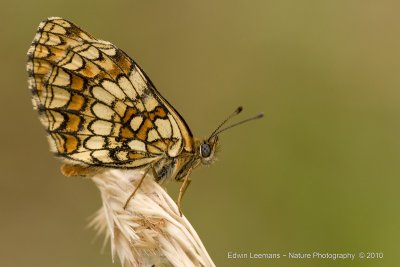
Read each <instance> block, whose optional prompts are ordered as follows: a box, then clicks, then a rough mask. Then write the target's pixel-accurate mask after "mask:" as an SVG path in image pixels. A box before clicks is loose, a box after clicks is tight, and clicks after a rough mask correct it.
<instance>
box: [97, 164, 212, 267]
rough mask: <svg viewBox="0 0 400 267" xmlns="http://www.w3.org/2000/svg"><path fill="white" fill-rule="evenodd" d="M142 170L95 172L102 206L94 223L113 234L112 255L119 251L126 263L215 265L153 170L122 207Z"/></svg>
mask: <svg viewBox="0 0 400 267" xmlns="http://www.w3.org/2000/svg"><path fill="white" fill-rule="evenodd" d="M142 175H143V172H141V171H122V170H110V171H107V172H104V173H101V174H98V175H96V176H94V177H93V178H92V180H93V181H94V182H95V184H96V185H97V187H98V188H99V190H100V193H101V198H102V201H103V207H102V208H101V209H100V210H98V211H97V213H96V214H95V217H94V218H93V220H92V222H91V223H90V226H92V227H94V228H95V229H96V230H97V231H98V232H99V233H105V235H106V240H107V239H108V237H109V238H110V242H111V252H112V255H113V260H114V257H115V254H117V255H118V257H119V259H120V261H121V264H122V266H123V267H131V266H132V267H133V266H207V267H208V266H215V264H214V263H213V261H212V260H211V258H210V256H209V255H208V253H207V251H206V249H205V247H204V246H203V244H202V242H201V240H200V238H199V236H198V235H197V233H196V231H195V230H194V229H193V227H192V226H191V225H190V223H189V221H188V220H187V219H186V218H185V217H184V216H182V217H180V216H179V210H178V207H177V206H176V204H175V202H174V201H173V200H172V199H171V197H170V196H169V195H168V194H167V193H166V191H165V190H164V189H163V188H162V187H161V186H160V185H159V184H157V183H156V182H155V181H154V180H153V179H152V178H151V177H150V176H148V177H146V178H145V179H144V181H143V183H142V185H141V186H140V189H139V190H138V191H137V192H136V194H135V196H134V197H133V198H132V199H131V201H130V203H129V205H128V207H127V209H126V210H124V209H123V206H124V204H125V201H126V200H127V199H128V197H129V195H130V194H131V193H132V192H133V190H134V189H135V187H136V185H137V184H138V182H139V180H140V178H141V177H142Z"/></svg>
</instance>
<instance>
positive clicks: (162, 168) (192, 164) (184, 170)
mask: <svg viewBox="0 0 400 267" xmlns="http://www.w3.org/2000/svg"><path fill="white" fill-rule="evenodd" d="M217 146H218V137H215V138H213V139H212V140H200V139H195V140H194V149H193V151H192V152H182V153H180V154H179V155H178V156H177V157H173V158H171V157H165V158H163V159H161V160H160V161H158V162H157V163H156V164H155V166H154V168H155V170H156V177H155V180H156V181H157V182H159V183H163V182H164V181H166V180H176V181H180V180H182V179H183V178H185V176H186V175H187V174H188V172H189V171H190V170H193V169H194V168H196V167H197V166H199V165H210V164H211V163H213V162H214V160H215V152H216V150H217Z"/></svg>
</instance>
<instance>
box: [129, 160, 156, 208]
mask: <svg viewBox="0 0 400 267" xmlns="http://www.w3.org/2000/svg"><path fill="white" fill-rule="evenodd" d="M150 169H154V167H153V166H149V167H148V168H147V169H146V171H145V172H144V173H143V176H142V178H140V181H139V183H138V185H137V186H136V188H135V190H133V192H132V194H131V195H130V196H129V197H128V199H127V200H126V202H125V205H124V210H126V207H128V204H129V201H130V200H131V199H132V198H133V196H134V195H135V193H136V191H138V189H139V187H140V186H141V185H142V183H143V180H144V178H145V177H146V175H147V174H148V173H149V171H150Z"/></svg>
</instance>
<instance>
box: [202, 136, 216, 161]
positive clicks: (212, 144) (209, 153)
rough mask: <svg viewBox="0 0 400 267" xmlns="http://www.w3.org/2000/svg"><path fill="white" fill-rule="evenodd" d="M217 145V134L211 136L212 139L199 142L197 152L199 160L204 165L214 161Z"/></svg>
mask: <svg viewBox="0 0 400 267" xmlns="http://www.w3.org/2000/svg"><path fill="white" fill-rule="evenodd" d="M217 147H218V136H215V137H213V138H212V139H208V140H204V141H202V142H201V143H200V145H199V148H198V153H199V156H200V158H201V162H202V163H203V164H204V165H209V164H211V163H213V162H214V159H215V157H214V156H215V152H216V151H217Z"/></svg>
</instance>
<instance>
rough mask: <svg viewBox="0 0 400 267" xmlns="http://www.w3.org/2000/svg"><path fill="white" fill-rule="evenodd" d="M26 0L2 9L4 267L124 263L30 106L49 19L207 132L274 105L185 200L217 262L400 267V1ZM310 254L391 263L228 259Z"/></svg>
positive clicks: (88, 185) (200, 176)
mask: <svg viewBox="0 0 400 267" xmlns="http://www.w3.org/2000/svg"><path fill="white" fill-rule="evenodd" d="M15 2H16V3H14V2H12V1H7V2H2V3H1V8H0V22H1V23H0V31H1V32H0V33H1V35H0V36H1V42H0V56H1V57H0V58H1V63H0V75H1V76H0V79H1V89H0V108H1V112H0V121H1V132H0V134H1V139H0V140H1V142H2V143H1V153H0V157H1V158H0V164H1V165H0V166H1V174H0V175H1V179H0V210H1V220H0V237H1V241H0V255H1V256H0V265H1V266H62V267H64V266H97V267H99V266H118V265H112V263H111V258H110V252H109V251H110V249H109V247H106V248H105V251H104V253H101V247H102V238H98V239H96V238H95V233H94V231H93V230H91V229H87V228H86V226H87V223H88V219H89V217H90V216H91V215H92V214H93V213H94V212H95V211H96V210H97V209H98V208H99V207H100V196H99V194H98V191H97V189H96V188H95V186H94V185H93V184H92V182H91V181H90V180H83V179H79V178H76V179H68V178H65V177H63V176H62V175H61V174H60V172H59V165H60V164H59V162H58V161H57V160H55V159H54V158H53V157H52V156H51V154H50V153H49V152H48V145H47V142H46V139H45V134H44V130H43V129H42V126H41V125H40V123H39V121H38V118H37V114H36V112H35V111H33V110H32V105H31V102H30V93H29V91H28V88H27V82H26V79H27V75H26V71H25V62H26V52H27V50H28V47H29V45H30V42H31V41H32V39H33V37H34V35H35V31H36V28H37V26H38V24H39V22H40V21H41V20H43V19H45V18H46V17H49V16H61V17H64V18H67V19H69V20H71V21H73V22H74V23H76V24H77V25H79V26H80V27H82V28H83V29H85V30H87V31H88V32H90V33H92V34H93V35H94V36H96V37H98V38H101V39H105V40H108V41H111V42H113V43H114V44H115V45H117V46H118V47H120V48H122V49H123V50H124V51H126V52H127V53H128V54H129V55H131V56H132V57H133V58H134V59H136V61H137V62H138V63H139V64H140V65H141V66H142V67H143V68H144V70H145V71H146V72H147V74H148V75H149V76H150V77H151V78H152V80H153V82H154V83H155V84H156V86H157V88H158V89H159V91H160V92H161V93H162V94H163V95H164V96H165V97H166V98H167V99H168V100H169V101H170V102H171V103H172V104H173V105H174V106H175V107H176V108H177V110H179V112H180V113H181V114H182V116H183V117H184V118H185V120H186V121H187V122H188V124H189V125H190V127H191V129H192V131H193V133H194V134H195V135H197V136H200V137H203V136H206V135H207V134H209V133H210V132H211V131H212V130H213V129H214V127H215V126H216V125H217V124H218V123H219V122H221V120H222V119H223V118H225V116H227V115H228V114H229V113H230V112H231V111H232V110H233V109H235V108H236V107H237V106H238V105H243V106H244V108H245V110H244V113H245V114H244V115H242V116H241V117H242V118H244V117H245V116H250V115H253V114H255V113H257V112H259V111H263V112H264V113H265V114H266V117H265V118H264V119H263V120H260V121H256V122H252V123H249V124H247V125H243V126H241V127H238V128H236V129H232V130H230V131H229V132H226V133H224V134H223V135H222V136H221V143H222V149H221V152H220V154H219V161H218V162H216V164H215V165H213V166H212V167H210V168H203V169H199V170H196V171H195V172H194V173H193V176H192V178H193V183H192V185H191V187H190V188H189V191H188V192H187V195H186V198H185V201H184V204H183V205H184V206H183V210H184V212H185V214H186V216H187V217H188V218H189V220H190V221H191V222H192V224H193V225H194V227H195V228H196V229H197V231H198V234H199V235H200V237H201V238H202V240H203V242H204V244H205V246H206V248H207V249H208V251H209V253H210V255H211V257H212V258H213V259H214V260H215V262H216V264H217V265H218V266H308V267H309V266H344V265H346V266H347V265H348V266H399V264H400V256H399V254H398V252H399V247H400V227H399V223H400V214H399V204H400V200H399V199H400V195H399V193H398V192H399V188H400V182H399V179H400V164H399V161H400V105H399V100H400V65H399V62H400V53H399V52H400V50H399V48H400V26H399V25H400V16H399V12H398V10H399V8H400V4H399V2H398V1H361V0H360V1H353V0H352V1H349V0H347V1H319V0H318V1H317V0H316V1H278V0H276V1H267V0H259V1H255V0H254V1H244V0H243V1H228V0H226V1H162V0H158V1H134V0H131V1H25V2H22V1H19V2H17V1H15ZM177 187H178V185H177V184H171V185H170V186H168V191H169V192H171V194H173V195H174V196H175V195H176V191H177ZM313 251H320V252H331V253H337V252H343V253H356V254H358V253H359V252H368V251H370V252H384V259H383V260H382V259H380V260H360V259H356V260H354V261H340V260H336V261H329V260H289V259H279V260H255V259H247V260H246V259H244V260H233V259H228V258H227V254H228V252H236V253H250V252H251V253H280V254H287V253H289V252H311V253H312V252H313Z"/></svg>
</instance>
